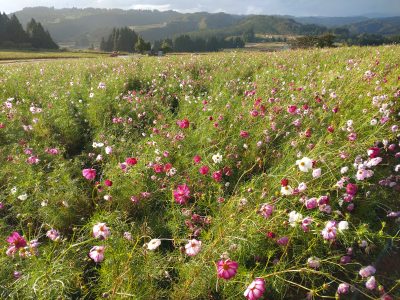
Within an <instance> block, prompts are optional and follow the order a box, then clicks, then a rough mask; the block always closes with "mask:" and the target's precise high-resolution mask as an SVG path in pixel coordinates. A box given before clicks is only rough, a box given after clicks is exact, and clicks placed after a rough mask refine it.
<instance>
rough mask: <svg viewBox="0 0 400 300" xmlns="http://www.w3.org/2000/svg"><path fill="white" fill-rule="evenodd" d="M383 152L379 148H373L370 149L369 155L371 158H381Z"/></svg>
mask: <svg viewBox="0 0 400 300" xmlns="http://www.w3.org/2000/svg"><path fill="white" fill-rule="evenodd" d="M380 152H381V150H380V149H379V148H378V147H371V148H369V149H368V151H367V154H368V156H369V158H375V157H378V156H379V153H380Z"/></svg>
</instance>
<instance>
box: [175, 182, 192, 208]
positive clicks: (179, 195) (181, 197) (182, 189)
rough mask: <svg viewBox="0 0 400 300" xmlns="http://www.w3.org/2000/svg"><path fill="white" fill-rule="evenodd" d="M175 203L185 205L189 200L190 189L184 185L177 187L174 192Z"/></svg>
mask: <svg viewBox="0 0 400 300" xmlns="http://www.w3.org/2000/svg"><path fill="white" fill-rule="evenodd" d="M174 198H175V202H177V203H179V204H185V203H186V202H187V200H188V199H189V198H190V189H189V187H188V186H187V185H186V184H182V185H178V187H177V188H176V190H174Z"/></svg>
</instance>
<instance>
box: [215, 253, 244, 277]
mask: <svg viewBox="0 0 400 300" xmlns="http://www.w3.org/2000/svg"><path fill="white" fill-rule="evenodd" d="M238 267H239V265H238V263H237V262H236V261H233V260H230V259H229V258H228V259H226V260H223V259H221V260H220V261H218V263H217V272H218V277H219V278H223V279H226V280H228V279H231V278H232V277H234V276H235V275H236V273H237V269H238Z"/></svg>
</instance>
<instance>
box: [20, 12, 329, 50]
mask: <svg viewBox="0 0 400 300" xmlns="http://www.w3.org/2000/svg"><path fill="white" fill-rule="evenodd" d="M15 15H16V16H17V17H18V18H19V19H20V20H21V23H22V24H23V25H26V24H27V23H28V22H29V20H30V19H31V18H35V19H36V20H38V21H39V22H41V23H42V24H43V25H44V27H45V28H46V29H47V30H48V31H49V32H50V34H51V35H52V37H53V38H54V39H55V40H56V41H57V42H58V43H62V44H71V45H74V44H75V45H82V46H84V45H88V44H89V43H96V44H97V43H98V42H99V41H100V40H101V38H102V37H105V36H107V35H108V34H109V33H110V32H111V29H112V28H113V27H123V26H128V27H130V28H131V29H134V30H135V31H136V32H138V33H139V34H140V35H142V36H143V38H144V39H146V40H150V41H153V40H158V39H164V38H167V37H170V38H172V37H174V36H176V35H180V34H186V33H190V34H193V35H196V34H198V35H202V36H207V35H211V34H217V35H219V36H229V35H242V34H243V32H244V31H246V30H249V29H251V28H253V29H254V31H255V33H265V34H302V33H309V32H311V33H314V32H321V31H323V30H324V28H322V27H320V26H316V25H310V24H301V23H299V22H296V21H295V20H293V19H291V18H287V17H282V16H263V15H248V16H245V15H231V14H226V13H207V12H198V13H179V12H175V11H163V12H161V11H157V10H121V9H95V8H85V9H78V8H71V9H70V8H68V9H67V8H65V9H55V8H48V7H29V8H24V9H23V10H21V11H18V12H16V13H15Z"/></svg>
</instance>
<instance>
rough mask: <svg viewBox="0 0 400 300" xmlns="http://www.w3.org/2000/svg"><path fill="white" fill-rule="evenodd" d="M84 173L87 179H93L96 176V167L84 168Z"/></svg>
mask: <svg viewBox="0 0 400 300" xmlns="http://www.w3.org/2000/svg"><path fill="white" fill-rule="evenodd" d="M82 175H83V177H85V178H86V179H87V180H93V179H95V178H96V170H95V169H83V170H82Z"/></svg>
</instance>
